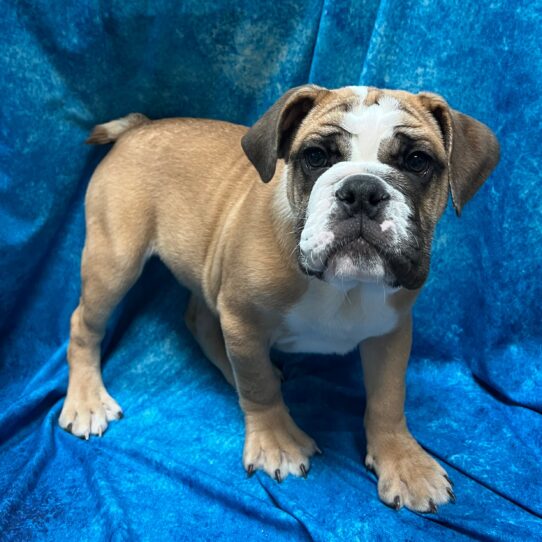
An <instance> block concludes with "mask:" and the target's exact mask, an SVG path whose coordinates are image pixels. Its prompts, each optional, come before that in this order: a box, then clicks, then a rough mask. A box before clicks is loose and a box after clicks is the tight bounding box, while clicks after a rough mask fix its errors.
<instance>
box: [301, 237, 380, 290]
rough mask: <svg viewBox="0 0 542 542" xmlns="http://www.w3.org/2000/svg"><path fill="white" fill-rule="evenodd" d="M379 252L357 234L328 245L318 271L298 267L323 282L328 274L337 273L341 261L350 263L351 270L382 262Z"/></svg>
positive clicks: (372, 244) (305, 266) (304, 266)
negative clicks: (377, 261) (378, 260)
mask: <svg viewBox="0 0 542 542" xmlns="http://www.w3.org/2000/svg"><path fill="white" fill-rule="evenodd" d="M379 252H380V251H379V249H378V247H377V246H376V245H375V244H374V243H373V242H371V241H369V240H368V239H366V238H365V237H364V236H363V235H360V234H359V233H358V235H357V236H352V235H350V236H345V237H343V238H340V239H337V240H336V241H335V242H334V243H332V244H330V246H329V247H328V249H327V250H326V253H325V254H323V255H322V258H321V264H322V265H321V266H320V267H319V268H318V269H314V268H311V267H310V266H308V265H306V264H305V265H304V264H300V267H301V270H302V271H303V272H304V273H305V274H306V275H309V276H313V277H316V278H318V279H321V280H324V279H325V276H326V274H328V273H329V272H331V273H332V274H334V273H335V272H337V271H338V269H339V268H340V262H341V260H348V261H350V262H351V264H350V267H352V268H362V267H364V265H363V264H364V263H365V264H371V263H374V262H375V261H376V260H377V259H379V258H380V261H382V260H381V257H380V255H379Z"/></svg>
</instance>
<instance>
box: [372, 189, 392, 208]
mask: <svg viewBox="0 0 542 542" xmlns="http://www.w3.org/2000/svg"><path fill="white" fill-rule="evenodd" d="M388 199H390V195H389V194H388V193H387V192H384V191H374V192H371V193H370V194H369V197H368V200H369V204H370V205H372V206H373V207H376V206H377V205H378V204H379V203H381V202H382V201H386V200H388Z"/></svg>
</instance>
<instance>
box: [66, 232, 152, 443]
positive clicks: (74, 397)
mask: <svg viewBox="0 0 542 542" xmlns="http://www.w3.org/2000/svg"><path fill="white" fill-rule="evenodd" d="M136 238H137V237H136ZM131 239H132V241H131V243H123V242H122V239H119V238H113V237H112V236H110V235H106V234H105V231H104V229H103V228H100V226H98V225H97V224H96V223H93V222H91V223H88V222H87V239H86V242H85V248H84V250H83V258H82V262H81V278H82V288H81V297H80V302H79V306H78V307H77V308H76V309H75V311H74V313H73V315H72V318H71V331H70V342H69V346H68V364H69V373H70V374H69V384H68V393H67V396H66V400H65V401H64V406H63V408H62V412H61V414H60V418H59V424H60V426H61V427H62V428H63V429H66V430H67V431H69V432H71V433H73V434H74V435H75V436H78V437H81V438H86V439H88V438H89V436H90V435H100V436H101V435H102V433H103V432H104V431H105V430H106V428H107V425H108V422H110V421H112V420H116V419H120V418H121V417H122V410H121V408H120V406H119V405H118V404H117V402H116V401H115V400H114V399H113V398H112V397H111V396H110V395H109V393H108V392H107V390H106V389H105V386H104V384H103V381H102V375H101V367H100V345H101V342H102V339H103V336H104V333H105V328H106V324H107V320H108V318H109V316H110V315H111V312H112V311H113V309H114V308H115V306H116V305H117V304H118V303H119V301H120V300H121V299H122V297H123V296H124V295H125V293H126V292H127V291H128V290H129V289H130V287H131V286H132V285H133V284H134V283H135V281H136V280H137V278H138V277H139V275H140V273H141V270H142V267H143V263H144V260H145V247H142V246H137V247H135V246H134V242H133V237H132V238H131ZM136 244H139V242H136ZM122 245H124V246H122ZM121 246H122V248H121Z"/></svg>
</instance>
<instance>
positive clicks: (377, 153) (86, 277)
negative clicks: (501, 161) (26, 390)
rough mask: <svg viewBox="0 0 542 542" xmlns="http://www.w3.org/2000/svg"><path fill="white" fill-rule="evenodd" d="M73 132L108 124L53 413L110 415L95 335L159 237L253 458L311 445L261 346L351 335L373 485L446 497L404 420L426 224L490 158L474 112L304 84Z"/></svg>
mask: <svg viewBox="0 0 542 542" xmlns="http://www.w3.org/2000/svg"><path fill="white" fill-rule="evenodd" d="M88 142H89V143H95V144H98V143H110V142H114V143H115V144H114V147H113V149H112V150H111V151H110V152H109V154H108V155H107V156H106V157H105V158H104V160H103V161H102V163H101V164H100V165H99V167H98V168H97V169H96V172H95V173H94V175H93V177H92V179H91V182H90V184H89V187H88V191H87V197H86V227H87V230H86V241H85V248H84V250H83V257H82V267H81V272H82V291H81V299H80V303H79V306H78V307H77V308H76V310H75V311H74V313H73V316H72V320H71V336H70V344H69V348H68V361H69V366H70V379H69V386H68V393H67V397H66V401H65V403H64V407H63V409H62V413H61V416H60V425H61V426H62V427H63V428H65V429H67V430H68V431H70V432H71V433H73V434H74V435H76V436H80V437H84V438H89V437H90V435H101V434H102V433H103V432H104V431H105V430H106V428H107V426H108V423H109V422H110V421H112V420H115V419H118V418H119V417H120V416H121V413H122V411H121V408H120V406H119V405H118V403H117V402H116V401H115V400H114V399H113V398H112V397H111V396H110V395H109V394H108V392H107V391H106V389H105V387H104V384H103V381H102V376H101V369H100V343H101V340H102V338H103V334H104V331H105V326H106V323H107V320H108V318H109V315H110V314H111V312H112V310H113V309H114V307H115V306H116V305H117V304H118V303H119V301H120V299H121V298H122V297H123V296H124V294H125V293H126V292H127V291H128V289H129V288H130V287H131V286H132V285H133V284H134V282H135V281H136V280H137V278H138V277H139V275H140V273H141V270H142V268H143V265H144V263H145V261H146V259H147V258H148V257H149V256H151V255H153V254H154V255H157V256H159V257H160V258H161V259H162V261H163V262H164V263H165V264H166V265H167V266H168V268H169V269H170V270H171V271H172V272H173V274H174V275H175V276H176V277H177V278H178V280H179V281H180V282H181V283H182V284H184V285H185V286H186V287H187V288H188V289H189V290H190V291H191V293H192V296H191V299H190V302H189V305H188V308H187V311H186V317H185V320H186V323H187V325H188V328H189V329H190V330H191V332H192V333H193V335H194V337H195V338H196V340H197V341H198V342H199V344H200V345H201V347H202V350H203V352H204V353H205V354H206V356H207V357H208V358H209V359H210V361H211V362H212V363H213V364H214V365H215V366H216V367H217V368H218V369H219V370H220V371H221V372H222V374H223V375H224V377H225V379H226V380H227V381H228V382H229V383H230V384H231V385H232V386H233V387H234V388H235V390H236V392H237V394H238V397H239V403H240V406H241V408H242V410H243V412H244V416H245V425H246V433H245V446H244V452H243V465H244V467H245V469H246V471H247V472H248V473H249V474H252V473H254V472H255V471H257V470H263V471H265V472H266V473H268V474H269V475H271V476H272V477H274V478H275V479H276V480H277V481H279V482H280V481H281V480H283V479H284V478H285V477H286V476H288V475H289V474H293V475H297V476H306V475H307V474H308V472H309V470H310V464H311V463H310V460H311V456H312V455H313V454H314V453H315V452H317V451H318V447H317V445H316V443H315V441H314V440H313V439H312V438H311V437H309V436H308V435H307V434H305V433H304V432H303V431H302V430H301V429H300V428H299V427H298V426H297V425H296V423H295V422H294V420H293V419H292V417H291V416H290V414H289V412H288V409H287V407H286V405H285V404H284V402H283V400H282V395H281V380H280V377H279V375H278V374H277V371H276V370H275V369H274V367H273V365H272V364H271V361H270V359H269V350H270V348H271V347H274V348H277V349H279V350H283V351H290V352H315V353H331V352H333V353H346V352H349V351H351V350H352V349H355V348H357V349H359V352H360V357H361V363H362V365H363V372H364V383H365V388H366V395H367V404H366V410H365V420H364V423H365V431H366V436H367V450H366V459H365V461H366V464H367V465H368V466H369V467H371V468H372V469H374V471H375V473H376V474H377V476H378V493H379V496H380V498H381V499H382V500H383V501H384V502H385V503H387V504H388V505H390V506H393V507H395V508H400V507H402V506H406V507H408V508H411V509H413V510H418V511H422V512H434V511H436V509H437V506H438V505H440V504H443V503H446V502H448V501H450V500H453V499H455V497H454V495H453V491H452V488H451V483H450V480H449V478H448V477H447V475H446V472H445V471H444V469H443V468H442V467H441V466H440V465H439V464H438V463H437V462H436V461H435V460H434V459H432V458H431V457H430V456H429V455H428V454H427V453H426V452H425V451H424V450H423V449H422V448H421V447H420V446H419V444H418V443H417V442H416V440H415V439H414V437H413V436H412V435H411V433H410V432H409V430H408V428H407V424H406V420H405V416H404V399H405V372H406V367H407V363H408V358H409V355H410V347H411V336H412V318H411V310H412V306H413V304H414V302H415V300H416V297H417V294H418V292H419V290H420V288H421V287H422V286H423V284H424V282H425V280H426V278H427V275H428V272H429V267H430V253H431V240H432V236H433V232H434V228H435V225H436V223H437V222H438V220H439V218H440V217H441V215H442V213H443V211H444V209H445V207H446V204H447V201H448V198H449V197H450V196H451V198H452V201H453V205H454V207H455V209H456V212H457V214H460V213H461V210H462V209H463V207H464V205H465V204H466V203H467V202H468V200H469V199H470V198H471V197H472V196H473V195H474V194H475V193H476V191H477V190H478V189H479V188H480V186H481V185H482V183H483V182H484V181H485V180H486V179H487V177H488V176H489V175H490V173H491V171H492V170H493V169H494V167H495V165H496V164H497V162H498V158H499V146H498V143H497V140H496V138H495V136H494V134H493V133H492V132H491V131H490V129H489V128H487V127H486V126H485V125H484V124H482V123H480V122H478V121H476V120H474V119H473V118H471V117H468V116H466V115H464V114H462V113H460V112H458V111H455V110H454V109H452V108H451V107H450V106H449V105H448V104H447V103H446V101H445V100H444V99H443V98H441V97H440V96H438V95H435V94H431V93H420V94H411V93H407V92H402V91H390V90H380V89H376V88H369V87H345V88H342V89H337V90H328V89H325V88H322V87H318V86H315V85H305V86H302V87H298V88H295V89H292V90H290V91H289V92H287V93H286V94H285V95H284V96H282V97H281V98H280V99H279V100H278V101H277V102H276V103H275V104H274V105H273V106H272V107H271V108H270V109H269V110H268V111H267V112H266V113H265V114H264V115H263V116H262V117H261V118H260V120H259V121H258V122H257V123H256V124H255V125H254V126H253V127H252V128H250V129H248V128H245V127H243V126H238V125H235V124H230V123H227V122H220V121H212V120H203V119H165V120H160V121H150V120H149V119H147V118H146V117H144V116H143V115H141V114H132V115H129V116H128V117H125V118H123V119H119V120H116V121H111V122H108V123H106V124H102V125H99V126H97V127H96V128H95V130H94V132H93V133H92V134H91V136H90V138H89V140H88ZM262 181H263V182H262ZM171 385H172V386H175V383H172V384H171Z"/></svg>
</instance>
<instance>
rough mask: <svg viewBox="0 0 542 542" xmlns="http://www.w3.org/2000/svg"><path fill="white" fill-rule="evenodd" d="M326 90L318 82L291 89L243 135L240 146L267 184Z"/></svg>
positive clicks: (285, 157) (286, 157)
mask: <svg viewBox="0 0 542 542" xmlns="http://www.w3.org/2000/svg"><path fill="white" fill-rule="evenodd" d="M327 92H329V91H328V90H327V89H325V88H322V87H318V86H316V85H303V86H301V87H296V88H293V89H291V90H289V91H288V92H286V94H284V95H283V96H282V98H280V99H279V100H278V101H277V102H275V104H274V105H272V106H271V108H270V109H268V110H267V112H266V113H264V115H263V116H262V117H261V118H260V119H259V120H258V121H257V122H256V124H254V126H253V127H252V128H251V129H250V130H249V131H248V132H247V133H246V134H245V135H244V136H243V138H242V139H241V146H242V147H243V150H244V151H245V154H246V155H247V156H248V159H249V160H250V161H251V162H252V164H253V165H254V167H255V168H256V169H257V170H258V173H259V174H260V177H261V178H262V181H263V182H264V183H267V182H269V181H270V180H271V179H272V178H273V175H274V174H275V169H276V167H277V160H278V159H279V158H284V159H286V160H287V159H288V154H289V151H290V146H291V144H292V141H293V139H294V137H295V134H296V132H297V129H298V128H299V125H300V124H301V122H302V120H303V119H304V118H305V117H306V116H307V113H308V112H309V111H310V110H311V109H312V108H313V107H314V105H315V103H316V101H317V99H318V97H319V95H321V94H322V93H327Z"/></svg>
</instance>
